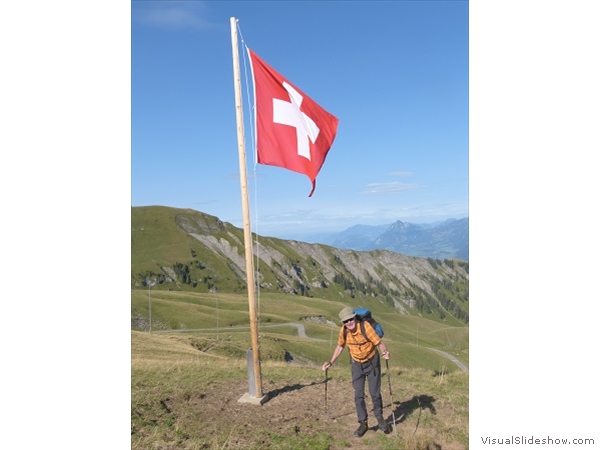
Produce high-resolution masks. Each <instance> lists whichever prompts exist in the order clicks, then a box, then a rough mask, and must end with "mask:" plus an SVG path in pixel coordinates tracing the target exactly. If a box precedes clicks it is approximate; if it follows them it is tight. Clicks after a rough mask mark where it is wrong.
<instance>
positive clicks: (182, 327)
mask: <svg viewBox="0 0 600 450" xmlns="http://www.w3.org/2000/svg"><path fill="white" fill-rule="evenodd" d="M131 302H132V304H131V309H132V329H134V330H139V331H149V330H150V325H152V332H154V333H160V332H179V333H186V334H190V335H197V336H202V337H207V338H215V339H216V338H220V339H227V340H229V342H230V345H231V347H232V348H237V350H236V352H235V353H231V354H228V356H231V355H236V356H240V355H243V354H244V352H245V350H246V349H247V348H248V347H249V346H250V338H249V333H250V331H249V313H248V298H247V296H244V295H238V294H210V293H193V292H177V291H154V290H132V291H131ZM150 305H151V306H152V313H151V315H150V314H149V307H150ZM344 306H345V303H344V302H336V301H331V300H323V299H311V298H303V297H300V298H299V297H298V296H294V295H283V294H264V295H260V296H259V334H260V336H261V347H262V346H264V345H266V343H267V342H277V343H278V345H277V350H273V352H274V356H273V357H272V359H274V360H279V361H281V360H284V356H285V354H286V352H287V353H289V354H291V355H292V356H295V357H296V358H299V359H301V360H310V361H314V362H320V361H325V360H326V359H327V358H329V356H330V354H331V351H332V346H335V344H336V341H337V333H338V330H339V327H340V324H339V318H338V313H339V311H340V310H341V309H342V308H343V307H344ZM352 306H365V307H368V308H370V309H371V310H372V311H373V313H374V315H375V317H377V319H378V320H379V322H380V323H381V324H382V325H383V327H384V330H385V333H386V334H385V336H384V339H385V340H386V343H387V344H388V346H389V347H390V350H391V351H392V352H394V353H396V354H398V355H402V359H403V365H404V366H406V367H419V368H425V369H428V370H439V369H441V368H442V367H445V370H446V371H455V370H458V368H457V366H456V365H454V364H453V363H451V362H449V361H448V360H446V359H445V358H443V357H442V356H441V355H439V354H438V353H436V352H434V351H432V350H431V348H437V349H440V350H443V351H445V352H448V353H452V355H455V356H456V358H457V359H458V360H459V361H461V362H463V363H464V364H466V365H468V361H469V358H468V338H469V335H468V328H466V327H464V326H459V327H453V326H447V325H444V324H440V323H438V322H435V321H431V320H428V319H424V318H419V317H414V316H409V315H403V314H398V313H396V312H393V311H391V312H390V311H389V308H388V307H387V306H386V305H385V304H379V305H378V304H377V302H372V303H371V304H363V305H358V304H355V305H352ZM315 319H318V320H320V321H321V322H323V323H318V322H315V321H314V320H315ZM150 321H151V323H150ZM288 323H302V324H303V325H304V326H305V328H306V333H307V335H308V336H309V337H311V338H316V339H321V340H322V341H318V340H307V339H302V338H300V337H298V332H297V330H296V328H294V327H292V326H289V325H283V324H288ZM261 357H262V358H263V359H267V358H266V355H264V354H261Z"/></svg>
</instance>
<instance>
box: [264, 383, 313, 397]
mask: <svg viewBox="0 0 600 450" xmlns="http://www.w3.org/2000/svg"><path fill="white" fill-rule="evenodd" d="M324 383H325V381H319V382H315V381H313V382H312V383H308V384H292V385H290V386H284V387H282V388H281V389H274V390H272V391H269V392H268V395H269V400H272V399H274V398H275V397H277V396H278V395H280V394H285V393H286V392H292V391H297V390H299V389H302V388H305V387H309V386H314V385H316V384H324Z"/></svg>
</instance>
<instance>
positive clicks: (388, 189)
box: [363, 181, 417, 195]
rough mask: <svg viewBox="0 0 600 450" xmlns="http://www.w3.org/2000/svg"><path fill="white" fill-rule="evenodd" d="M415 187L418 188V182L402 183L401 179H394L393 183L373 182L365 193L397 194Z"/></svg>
mask: <svg viewBox="0 0 600 450" xmlns="http://www.w3.org/2000/svg"><path fill="white" fill-rule="evenodd" d="M415 188H417V185H416V184H406V183H401V182H400V181H392V182H391V183H371V184H368V185H367V187H366V188H365V190H364V192H363V193H364V194H367V195H380V194H395V193H397V192H404V191H410V190H411V189H415Z"/></svg>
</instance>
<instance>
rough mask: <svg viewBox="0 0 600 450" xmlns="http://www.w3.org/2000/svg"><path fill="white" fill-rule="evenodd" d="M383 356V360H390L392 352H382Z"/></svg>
mask: <svg viewBox="0 0 600 450" xmlns="http://www.w3.org/2000/svg"><path fill="white" fill-rule="evenodd" d="M381 356H383V359H390V351H389V350H386V351H385V352H381Z"/></svg>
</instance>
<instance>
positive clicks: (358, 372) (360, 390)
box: [350, 351, 383, 422]
mask: <svg viewBox="0 0 600 450" xmlns="http://www.w3.org/2000/svg"><path fill="white" fill-rule="evenodd" d="M350 367H351V370H352V387H354V403H355V405H356V415H357V416H358V421H359V422H363V421H365V420H367V418H368V414H367V405H366V404H365V380H369V394H370V395H371V400H372V401H373V412H374V413H375V417H383V404H382V400H381V361H380V360H379V352H378V351H375V356H373V357H372V358H371V359H370V360H369V361H367V362H366V363H359V362H356V361H354V360H353V359H352V363H351V365H350Z"/></svg>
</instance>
